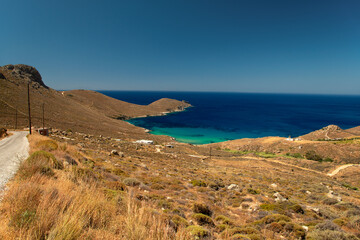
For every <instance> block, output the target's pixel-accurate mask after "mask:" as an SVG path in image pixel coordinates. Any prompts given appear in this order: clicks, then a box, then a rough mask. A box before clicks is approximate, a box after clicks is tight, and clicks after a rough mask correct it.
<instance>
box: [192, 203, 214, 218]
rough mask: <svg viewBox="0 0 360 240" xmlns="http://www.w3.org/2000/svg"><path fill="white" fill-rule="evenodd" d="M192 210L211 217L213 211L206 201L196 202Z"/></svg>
mask: <svg viewBox="0 0 360 240" xmlns="http://www.w3.org/2000/svg"><path fill="white" fill-rule="evenodd" d="M192 210H193V212H194V213H202V214H204V215H207V216H210V217H211V215H212V213H213V212H212V211H211V209H210V208H209V206H207V205H205V204H204V203H194V205H193V207H192Z"/></svg>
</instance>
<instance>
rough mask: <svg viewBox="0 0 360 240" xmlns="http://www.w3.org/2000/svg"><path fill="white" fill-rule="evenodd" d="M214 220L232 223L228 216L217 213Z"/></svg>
mask: <svg viewBox="0 0 360 240" xmlns="http://www.w3.org/2000/svg"><path fill="white" fill-rule="evenodd" d="M215 221H217V222H220V223H222V224H227V225H230V224H232V222H231V220H230V219H229V218H228V217H225V216H224V215H219V216H217V217H216V218H215Z"/></svg>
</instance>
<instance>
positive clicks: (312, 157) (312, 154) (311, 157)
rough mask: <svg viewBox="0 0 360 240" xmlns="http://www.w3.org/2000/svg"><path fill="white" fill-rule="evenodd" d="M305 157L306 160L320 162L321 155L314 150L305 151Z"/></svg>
mask: <svg viewBox="0 0 360 240" xmlns="http://www.w3.org/2000/svg"><path fill="white" fill-rule="evenodd" d="M305 157H306V159H308V160H313V161H318V162H322V161H323V159H322V157H321V156H319V155H318V154H317V153H316V152H315V151H314V150H311V151H308V152H306V153H305Z"/></svg>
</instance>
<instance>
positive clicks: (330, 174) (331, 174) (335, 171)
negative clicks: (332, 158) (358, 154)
mask: <svg viewBox="0 0 360 240" xmlns="http://www.w3.org/2000/svg"><path fill="white" fill-rule="evenodd" d="M348 167H360V164H346V165H342V166H340V167H337V168H336V169H335V170H334V171H332V172H330V173H328V175H329V176H330V177H332V176H334V175H336V174H338V173H339V172H340V171H341V170H343V169H345V168H348Z"/></svg>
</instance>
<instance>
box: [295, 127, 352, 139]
mask: <svg viewBox="0 0 360 240" xmlns="http://www.w3.org/2000/svg"><path fill="white" fill-rule="evenodd" d="M352 137H356V131H355V130H353V131H351V130H350V129H349V130H343V129H341V128H340V127H339V126H336V125H329V126H327V127H323V128H322V129H319V130H316V131H314V132H311V133H308V134H306V135H303V136H301V138H302V139H305V140H334V139H340V138H341V139H342V138H352Z"/></svg>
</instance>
